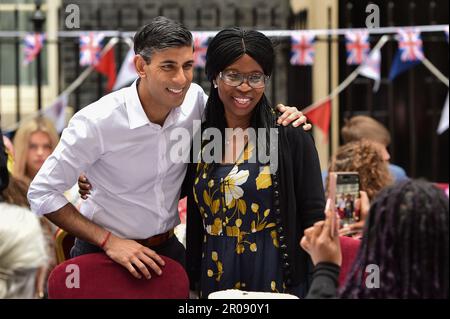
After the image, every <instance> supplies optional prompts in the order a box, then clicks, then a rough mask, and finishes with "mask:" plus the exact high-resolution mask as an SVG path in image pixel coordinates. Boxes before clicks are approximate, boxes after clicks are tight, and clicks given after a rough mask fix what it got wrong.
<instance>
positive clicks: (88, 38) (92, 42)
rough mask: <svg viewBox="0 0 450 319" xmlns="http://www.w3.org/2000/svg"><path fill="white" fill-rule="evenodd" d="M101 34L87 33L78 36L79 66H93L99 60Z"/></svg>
mask: <svg viewBox="0 0 450 319" xmlns="http://www.w3.org/2000/svg"><path fill="white" fill-rule="evenodd" d="M103 38H104V36H103V34H101V33H95V32H89V33H87V34H84V35H81V36H80V65H81V66H89V65H95V64H97V63H98V61H99V59H100V51H101V48H102V41H103Z"/></svg>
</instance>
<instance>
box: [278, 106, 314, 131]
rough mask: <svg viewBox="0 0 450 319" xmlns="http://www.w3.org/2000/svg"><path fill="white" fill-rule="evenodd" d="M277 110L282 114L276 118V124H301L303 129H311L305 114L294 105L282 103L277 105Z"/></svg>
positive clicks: (295, 125)
mask: <svg viewBox="0 0 450 319" xmlns="http://www.w3.org/2000/svg"><path fill="white" fill-rule="evenodd" d="M277 109H278V111H280V112H281V113H282V114H281V116H280V117H279V118H278V120H277V122H278V124H281V125H284V126H287V125H289V124H290V123H292V122H293V123H292V126H294V127H297V126H300V125H302V124H303V130H305V131H309V130H310V129H311V127H312V126H311V124H309V123H307V122H306V121H307V119H306V116H304V115H303V113H302V112H300V111H299V110H297V108H296V107H291V106H285V105H283V104H278V105H277Z"/></svg>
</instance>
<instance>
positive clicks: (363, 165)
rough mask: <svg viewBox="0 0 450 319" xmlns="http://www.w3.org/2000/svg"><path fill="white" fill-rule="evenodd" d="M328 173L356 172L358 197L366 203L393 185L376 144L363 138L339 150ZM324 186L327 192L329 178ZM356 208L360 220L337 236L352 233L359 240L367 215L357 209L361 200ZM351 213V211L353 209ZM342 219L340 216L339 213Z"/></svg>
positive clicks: (344, 228)
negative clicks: (365, 199) (358, 189)
mask: <svg viewBox="0 0 450 319" xmlns="http://www.w3.org/2000/svg"><path fill="white" fill-rule="evenodd" d="M328 171H329V172H357V173H358V175H359V186H360V190H361V191H360V198H363V197H368V199H369V200H372V199H373V198H374V197H375V196H376V194H377V193H378V192H380V191H381V190H382V189H383V188H385V187H386V186H389V185H391V184H392V183H393V177H392V175H391V173H390V171H389V168H388V163H387V162H386V161H384V160H383V158H382V156H381V155H380V152H379V149H378V147H377V145H375V144H374V142H372V141H369V140H365V139H362V140H357V141H353V142H349V143H347V144H344V145H342V146H341V147H339V149H338V150H337V152H336V154H335V155H334V156H333V157H332V159H331V164H330V167H329V169H328ZM325 185H326V188H325V189H328V187H329V177H328V176H327V177H326V180H325ZM345 202H346V201H345V199H344V200H340V201H338V203H342V205H343V206H342V207H345V206H346V205H345ZM355 206H356V207H355V208H356V210H357V211H359V212H360V214H359V216H360V220H359V221H357V222H355V223H352V224H349V225H347V226H345V227H343V228H341V229H340V234H341V235H346V234H352V237H356V238H360V237H361V236H362V230H363V227H364V222H365V219H366V218H367V215H366V214H365V213H363V212H362V211H361V210H360V206H361V201H360V199H356V201H355ZM337 208H338V209H342V210H344V209H343V208H341V207H340V206H339V205H337ZM351 211H352V212H353V208H352V209H351ZM341 216H343V214H342V213H341Z"/></svg>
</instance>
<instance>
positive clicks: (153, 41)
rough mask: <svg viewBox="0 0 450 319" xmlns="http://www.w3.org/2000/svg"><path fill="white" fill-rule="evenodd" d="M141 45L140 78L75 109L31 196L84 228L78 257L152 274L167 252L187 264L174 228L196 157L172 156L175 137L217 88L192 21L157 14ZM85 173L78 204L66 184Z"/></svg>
mask: <svg viewBox="0 0 450 319" xmlns="http://www.w3.org/2000/svg"><path fill="white" fill-rule="evenodd" d="M134 49H135V53H136V56H135V57H134V64H135V67H136V70H137V73H138V75H139V78H138V80H136V81H135V82H134V83H133V84H132V85H131V86H130V87H127V88H124V89H121V90H119V91H116V92H113V93H111V94H109V95H106V96H104V97H103V98H101V99H100V100H98V101H96V102H94V103H92V104H90V105H88V106H86V107H85V108H83V109H82V110H81V111H79V112H78V113H76V114H75V115H74V116H73V118H72V119H71V120H70V122H69V125H68V128H66V129H65V130H64V132H63V134H62V137H61V141H60V143H59V144H58V146H57V147H56V149H55V151H54V152H53V154H52V155H51V156H50V157H49V158H48V159H47V161H46V162H45V163H44V165H43V166H42V168H41V170H40V171H39V173H38V174H37V176H36V177H35V179H34V180H33V182H32V184H31V186H30V190H29V193H28V198H29V201H30V204H31V208H32V210H33V211H34V212H35V213H36V214H38V215H45V216H46V217H47V218H48V219H50V220H51V221H52V222H53V223H55V224H56V225H58V226H60V227H61V228H63V229H65V230H66V231H68V232H70V233H72V234H73V235H75V236H76V237H77V239H76V241H75V245H74V247H73V248H72V252H71V254H72V256H73V257H74V256H78V255H82V254H86V253H92V252H98V251H102V250H104V251H105V252H106V254H107V255H108V256H109V257H110V258H111V259H113V260H114V261H116V262H117V263H119V264H121V265H122V266H123V267H125V268H127V269H128V271H129V272H130V273H132V274H133V275H134V276H135V277H137V278H141V277H142V275H143V276H145V277H146V278H150V277H151V275H150V272H149V269H148V268H151V269H153V271H154V272H155V273H157V274H161V272H162V266H163V265H164V262H163V260H162V259H161V258H160V257H159V255H158V254H162V255H165V256H168V257H170V258H172V259H174V260H177V261H178V262H180V263H181V264H182V265H184V263H185V262H184V260H185V256H184V255H185V252H184V247H183V245H182V244H181V243H180V242H179V241H178V240H177V238H176V236H173V228H174V227H175V226H176V225H177V224H179V217H178V210H177V205H178V200H179V196H180V192H181V184H182V182H183V178H184V175H185V173H186V168H187V165H186V164H184V163H174V162H172V161H170V159H169V156H168V154H169V153H170V147H171V145H173V143H172V141H171V140H170V136H171V132H173V130H175V129H178V128H180V127H181V128H185V129H186V130H188V131H189V132H192V129H193V125H194V121H195V120H200V119H201V118H202V114H203V111H204V108H205V103H206V100H207V96H206V94H205V92H204V91H203V89H202V88H201V87H200V86H198V85H197V84H195V83H192V78H193V63H194V61H193V41H192V34H191V33H190V32H189V31H188V30H187V29H186V28H185V27H184V26H183V25H181V24H179V23H177V22H175V21H172V20H169V19H167V18H164V17H157V18H155V19H154V20H153V21H152V22H151V23H150V24H148V25H146V26H145V27H143V28H142V29H141V30H140V31H138V32H137V33H136V35H135V38H134ZM280 111H285V112H284V113H283V115H282V116H281V117H280V119H281V120H284V119H285V120H287V122H292V121H293V120H296V121H295V122H294V123H296V124H299V123H301V122H304V121H305V118H304V116H302V114H301V112H298V111H297V110H296V109H295V108H286V110H284V109H281V110H280ZM187 143H189V144H190V141H187ZM187 147H189V145H187ZM82 172H86V175H87V176H88V177H89V181H90V183H91V184H92V186H93V187H92V194H91V196H90V198H89V199H88V200H86V201H84V202H83V204H82V205H81V208H80V211H78V210H77V209H76V208H75V207H74V206H73V205H71V204H70V203H68V202H67V200H66V199H65V197H64V195H63V192H64V191H65V190H66V189H68V188H70V187H71V186H72V185H73V184H74V183H76V181H77V179H78V176H79V175H80V173H82Z"/></svg>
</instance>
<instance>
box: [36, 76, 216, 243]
mask: <svg viewBox="0 0 450 319" xmlns="http://www.w3.org/2000/svg"><path fill="white" fill-rule="evenodd" d="M206 100H207V96H206V94H205V92H204V91H203V89H202V88H201V87H200V86H199V85H197V84H194V83H193V84H191V86H190V88H189V90H188V92H187V94H186V97H185V99H184V102H183V104H182V105H181V106H180V107H177V108H174V109H172V110H171V112H170V113H169V115H168V116H167V118H166V120H165V122H164V125H163V126H162V127H161V126H160V125H158V124H154V123H152V122H150V121H149V119H148V118H147V116H146V114H145V112H144V110H143V107H142V104H141V102H140V100H139V96H138V93H137V86H136V82H134V83H133V84H132V85H131V86H130V87H127V88H124V89H121V90H119V91H116V92H113V93H111V94H108V95H106V96H105V97H103V98H101V99H100V100H98V101H96V102H94V103H92V104H90V105H88V106H86V107H85V108H83V109H82V110H80V111H79V112H77V113H76V114H75V115H74V116H73V117H72V119H71V120H70V122H69V125H68V127H67V128H66V129H65V130H64V131H63V134H62V136H61V140H60V142H59V144H58V146H57V147H56V149H55V150H54V152H53V153H52V155H50V157H49V158H48V159H47V160H46V161H45V163H44V164H43V166H42V167H41V169H40V170H39V172H38V174H37V175H36V177H35V178H34V180H33V181H32V183H31V185H30V189H29V191H28V199H29V201H30V205H31V209H32V211H33V212H35V213H36V214H38V215H43V214H48V213H51V212H54V211H56V210H58V209H60V208H61V207H63V206H64V205H66V204H67V203H68V201H67V199H66V198H65V197H64V195H63V193H64V191H66V190H67V189H69V188H70V187H71V186H72V185H73V184H74V183H76V182H77V179H78V176H79V175H80V173H82V172H85V173H86V175H87V177H88V179H89V181H90V183H91V184H92V190H91V195H90V197H89V199H88V200H86V201H83V203H82V205H81V208H80V211H81V213H82V214H83V215H84V216H85V217H87V218H88V219H89V220H91V221H93V222H94V223H96V224H98V225H100V226H102V227H104V228H106V229H108V230H110V231H111V232H112V233H114V234H115V235H117V236H120V237H124V238H130V239H144V238H148V237H151V236H153V235H156V234H161V233H164V232H166V231H168V230H169V229H171V228H173V227H175V226H176V225H177V224H179V223H180V219H179V216H178V210H177V206H178V199H179V196H180V191H181V184H182V182H183V179H184V176H185V174H186V167H187V165H186V164H184V163H182V162H181V163H174V162H173V161H171V160H170V158H169V152H170V147H171V146H172V145H173V144H174V141H172V139H173V137H172V139H171V138H170V136H171V135H170V134H171V133H174V132H177V130H178V128H184V129H186V130H188V131H189V132H190V133H191V137H192V134H193V124H194V120H200V119H201V116H202V113H203V110H204V107H205V103H206ZM182 141H183V140H182ZM190 142H191V139H189V140H186V139H184V142H183V143H184V145H183V148H187V149H188V150H189V148H190ZM179 143H180V141H178V144H179ZM187 143H189V144H187Z"/></svg>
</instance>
